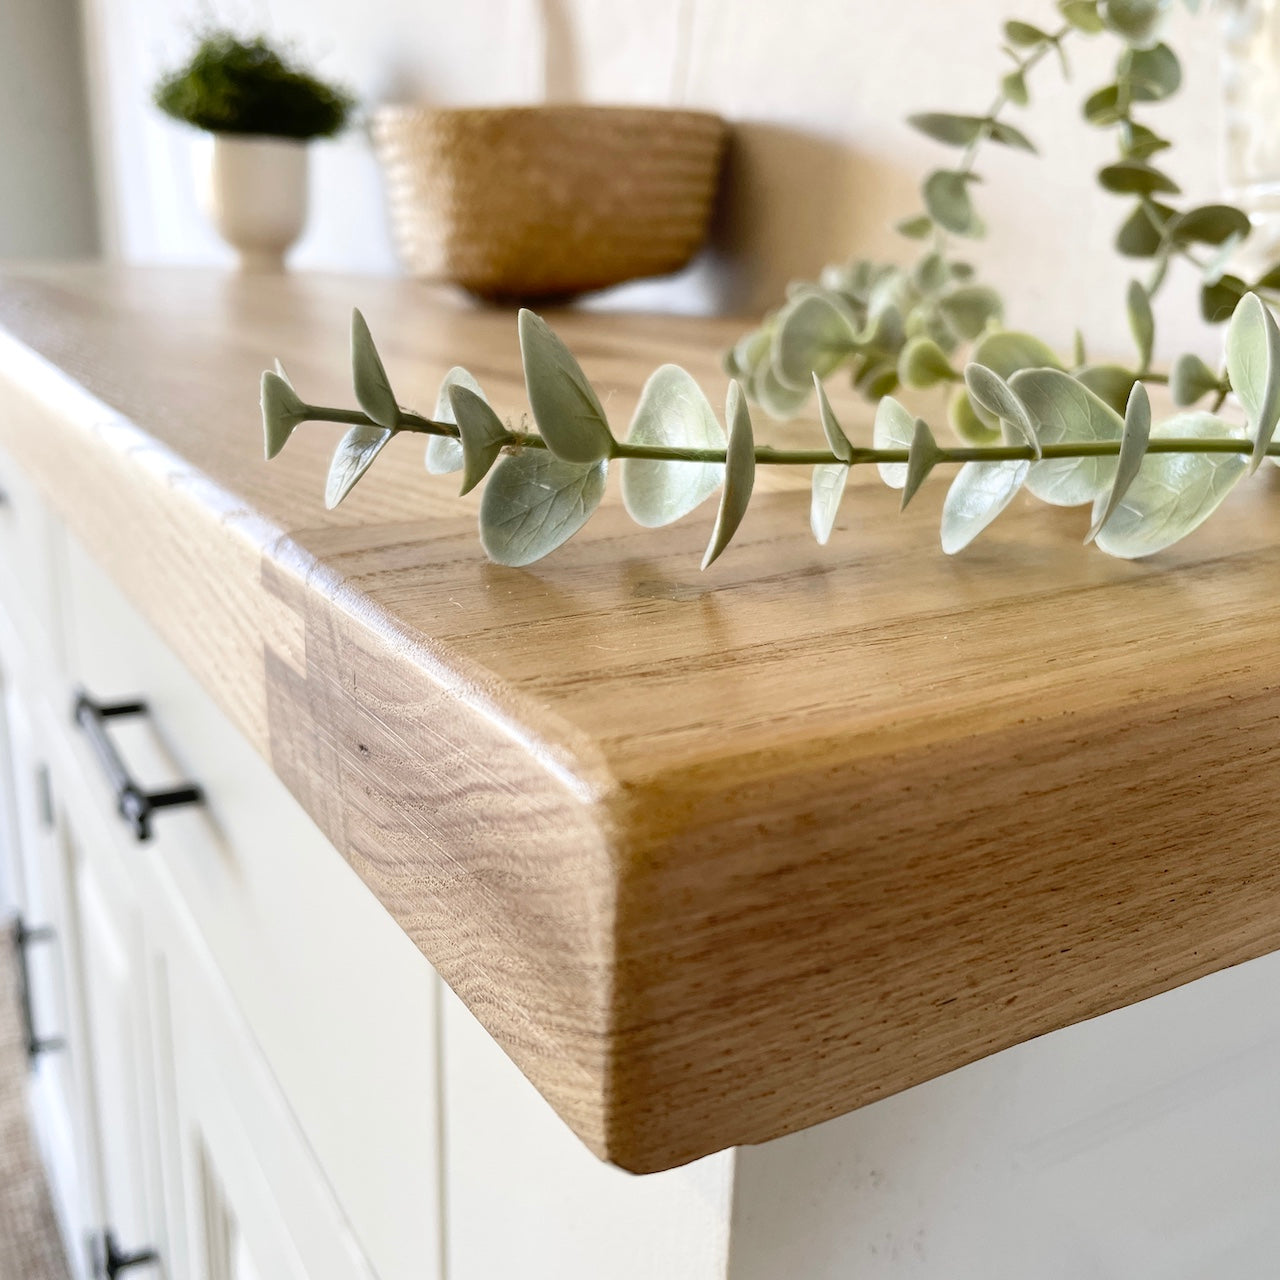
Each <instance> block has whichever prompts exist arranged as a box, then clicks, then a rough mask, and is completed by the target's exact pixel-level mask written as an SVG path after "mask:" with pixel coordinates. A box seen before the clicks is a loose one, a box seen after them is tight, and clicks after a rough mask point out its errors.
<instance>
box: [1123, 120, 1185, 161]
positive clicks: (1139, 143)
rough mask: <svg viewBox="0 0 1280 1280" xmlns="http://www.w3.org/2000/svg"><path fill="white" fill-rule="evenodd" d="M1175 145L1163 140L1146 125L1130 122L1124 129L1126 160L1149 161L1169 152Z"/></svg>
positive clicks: (1165, 139) (1166, 139)
mask: <svg viewBox="0 0 1280 1280" xmlns="http://www.w3.org/2000/svg"><path fill="white" fill-rule="evenodd" d="M1171 146H1173V143H1172V142H1170V141H1169V140H1168V138H1162V137H1161V136H1160V135H1159V134H1158V133H1156V132H1155V130H1154V129H1148V128H1147V126H1146V125H1145V124H1137V123H1136V122H1134V121H1132V120H1131V121H1130V122H1129V123H1128V124H1127V125H1126V126H1125V129H1124V135H1123V138H1122V140H1121V150H1122V152H1123V154H1124V157H1125V159H1126V160H1149V159H1150V158H1151V157H1152V156H1154V155H1156V154H1158V153H1159V152H1161V151H1167V150H1168V149H1169V148H1170V147H1171Z"/></svg>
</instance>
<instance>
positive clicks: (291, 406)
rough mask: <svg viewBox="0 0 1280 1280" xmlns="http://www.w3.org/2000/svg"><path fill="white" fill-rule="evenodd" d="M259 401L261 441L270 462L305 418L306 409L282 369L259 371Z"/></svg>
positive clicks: (306, 414)
mask: <svg viewBox="0 0 1280 1280" xmlns="http://www.w3.org/2000/svg"><path fill="white" fill-rule="evenodd" d="M261 405H262V435H263V445H264V448H265V451H266V455H267V461H268V462H269V461H270V460H271V459H272V458H274V457H275V456H276V454H278V453H279V452H280V450H281V449H283V448H284V447H285V445H286V444H288V443H289V437H290V436H291V435H293V431H294V428H295V427H296V426H297V425H298V424H299V423H300V422H305V421H306V420H307V416H308V412H309V411H308V409H307V406H306V405H305V404H303V403H302V401H301V400H300V399H299V398H298V393H297V392H296V391H294V389H293V387H292V385H291V384H290V382H289V379H288V378H287V377H286V376H285V374H284V370H283V369H279V371H278V372H276V373H272V372H271V371H270V370H268V371H267V372H266V373H264V374H263V375H262V392H261Z"/></svg>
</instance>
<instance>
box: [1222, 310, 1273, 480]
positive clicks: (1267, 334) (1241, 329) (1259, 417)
mask: <svg viewBox="0 0 1280 1280" xmlns="http://www.w3.org/2000/svg"><path fill="white" fill-rule="evenodd" d="M1226 347H1227V376H1228V377H1229V378H1230V379H1231V389H1232V390H1233V391H1234V392H1235V393H1236V396H1237V397H1238V398H1239V401H1240V403H1241V405H1243V406H1244V411H1245V413H1246V414H1247V415H1248V417H1249V427H1250V430H1251V431H1252V434H1253V440H1254V447H1253V455H1252V457H1251V458H1250V470H1251V471H1256V470H1257V469H1258V466H1259V465H1260V464H1261V462H1262V459H1263V458H1264V457H1266V453H1267V446H1268V445H1269V444H1270V443H1271V439H1272V437H1273V436H1274V435H1275V430H1276V421H1277V419H1280V330H1278V329H1277V328H1276V321H1275V317H1274V316H1273V315H1272V314H1271V309H1270V308H1269V307H1268V306H1267V305H1266V304H1265V303H1264V302H1263V301H1262V299H1261V298H1259V297H1258V295H1257V294H1256V293H1246V294H1245V296H1244V297H1243V298H1241V300H1240V305H1239V306H1237V307H1236V309H1235V314H1234V315H1233V316H1232V317H1231V323H1230V325H1228V326H1227V343H1226Z"/></svg>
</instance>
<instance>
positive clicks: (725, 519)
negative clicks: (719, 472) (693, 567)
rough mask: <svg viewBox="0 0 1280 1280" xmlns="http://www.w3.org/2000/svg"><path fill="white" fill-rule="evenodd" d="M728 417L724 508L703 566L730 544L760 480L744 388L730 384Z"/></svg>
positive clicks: (721, 508)
mask: <svg viewBox="0 0 1280 1280" xmlns="http://www.w3.org/2000/svg"><path fill="white" fill-rule="evenodd" d="M724 416H725V419H726V420H727V421H728V423H729V446H728V450H727V456H726V458H725V471H724V488H723V489H722V490H721V491H720V509H719V510H718V511H717V512H716V523H715V527H714V528H713V529H712V531H711V541H710V542H709V543H708V544H707V552H706V554H705V555H704V556H703V557H702V567H703V568H704V569H706V568H708V567H709V566H710V565H711V564H712V563H713V562H714V561H715V560H717V559H718V558H719V557H720V553H721V552H722V551H723V550H724V549H725V547H727V546H728V545H729V540H730V539H731V538H732V537H733V535H734V534H735V533H737V532H738V526H739V525H740V524H741V523H742V517H743V516H745V515H746V514H747V504H748V503H749V502H750V501H751V490H752V487H753V486H754V485H755V481H756V445H755V437H754V435H753V434H752V431H751V415H750V414H749V413H748V412H747V402H746V399H745V398H744V397H743V394H742V388H741V387H740V386H739V385H738V384H737V383H736V382H731V383H730V384H729V398H728V402H727V404H726V405H725V415H724Z"/></svg>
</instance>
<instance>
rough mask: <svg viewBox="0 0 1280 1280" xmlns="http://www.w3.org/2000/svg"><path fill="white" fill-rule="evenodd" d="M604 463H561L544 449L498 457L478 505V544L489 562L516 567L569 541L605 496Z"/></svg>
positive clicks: (561, 461)
mask: <svg viewBox="0 0 1280 1280" xmlns="http://www.w3.org/2000/svg"><path fill="white" fill-rule="evenodd" d="M608 467H609V464H608V462H607V461H605V460H604V459H601V460H600V461H598V462H565V461H563V459H560V458H557V457H555V456H554V455H553V454H551V453H549V452H548V451H547V450H546V449H521V450H520V452H519V453H509V454H507V455H506V456H505V457H503V458H501V459H500V460H499V462H498V465H497V466H496V467H495V468H494V469H493V475H492V476H491V477H490V478H489V483H488V484H487V485H485V488H484V497H483V498H482V499H481V501H480V544H481V546H483V547H484V549H485V553H486V554H487V555H488V557H489V559H490V560H493V561H494V562H495V563H497V564H505V565H510V566H511V567H513V568H520V567H522V566H524V565H527V564H532V563H533V562H534V561H535V560H541V559H542V557H543V556H545V555H549V554H550V553H551V552H552V551H554V550H555V549H556V548H557V547H559V546H563V545H564V543H566V542H568V541H569V539H570V538H572V537H573V535H574V534H575V533H577V532H578V530H579V529H581V528H582V526H583V525H584V524H586V523H587V521H588V520H589V519H590V518H591V514H592V512H594V511H595V509H596V508H597V507H598V506H599V505H600V499H601V498H603V497H604V488H605V480H606V477H607V475H608Z"/></svg>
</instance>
